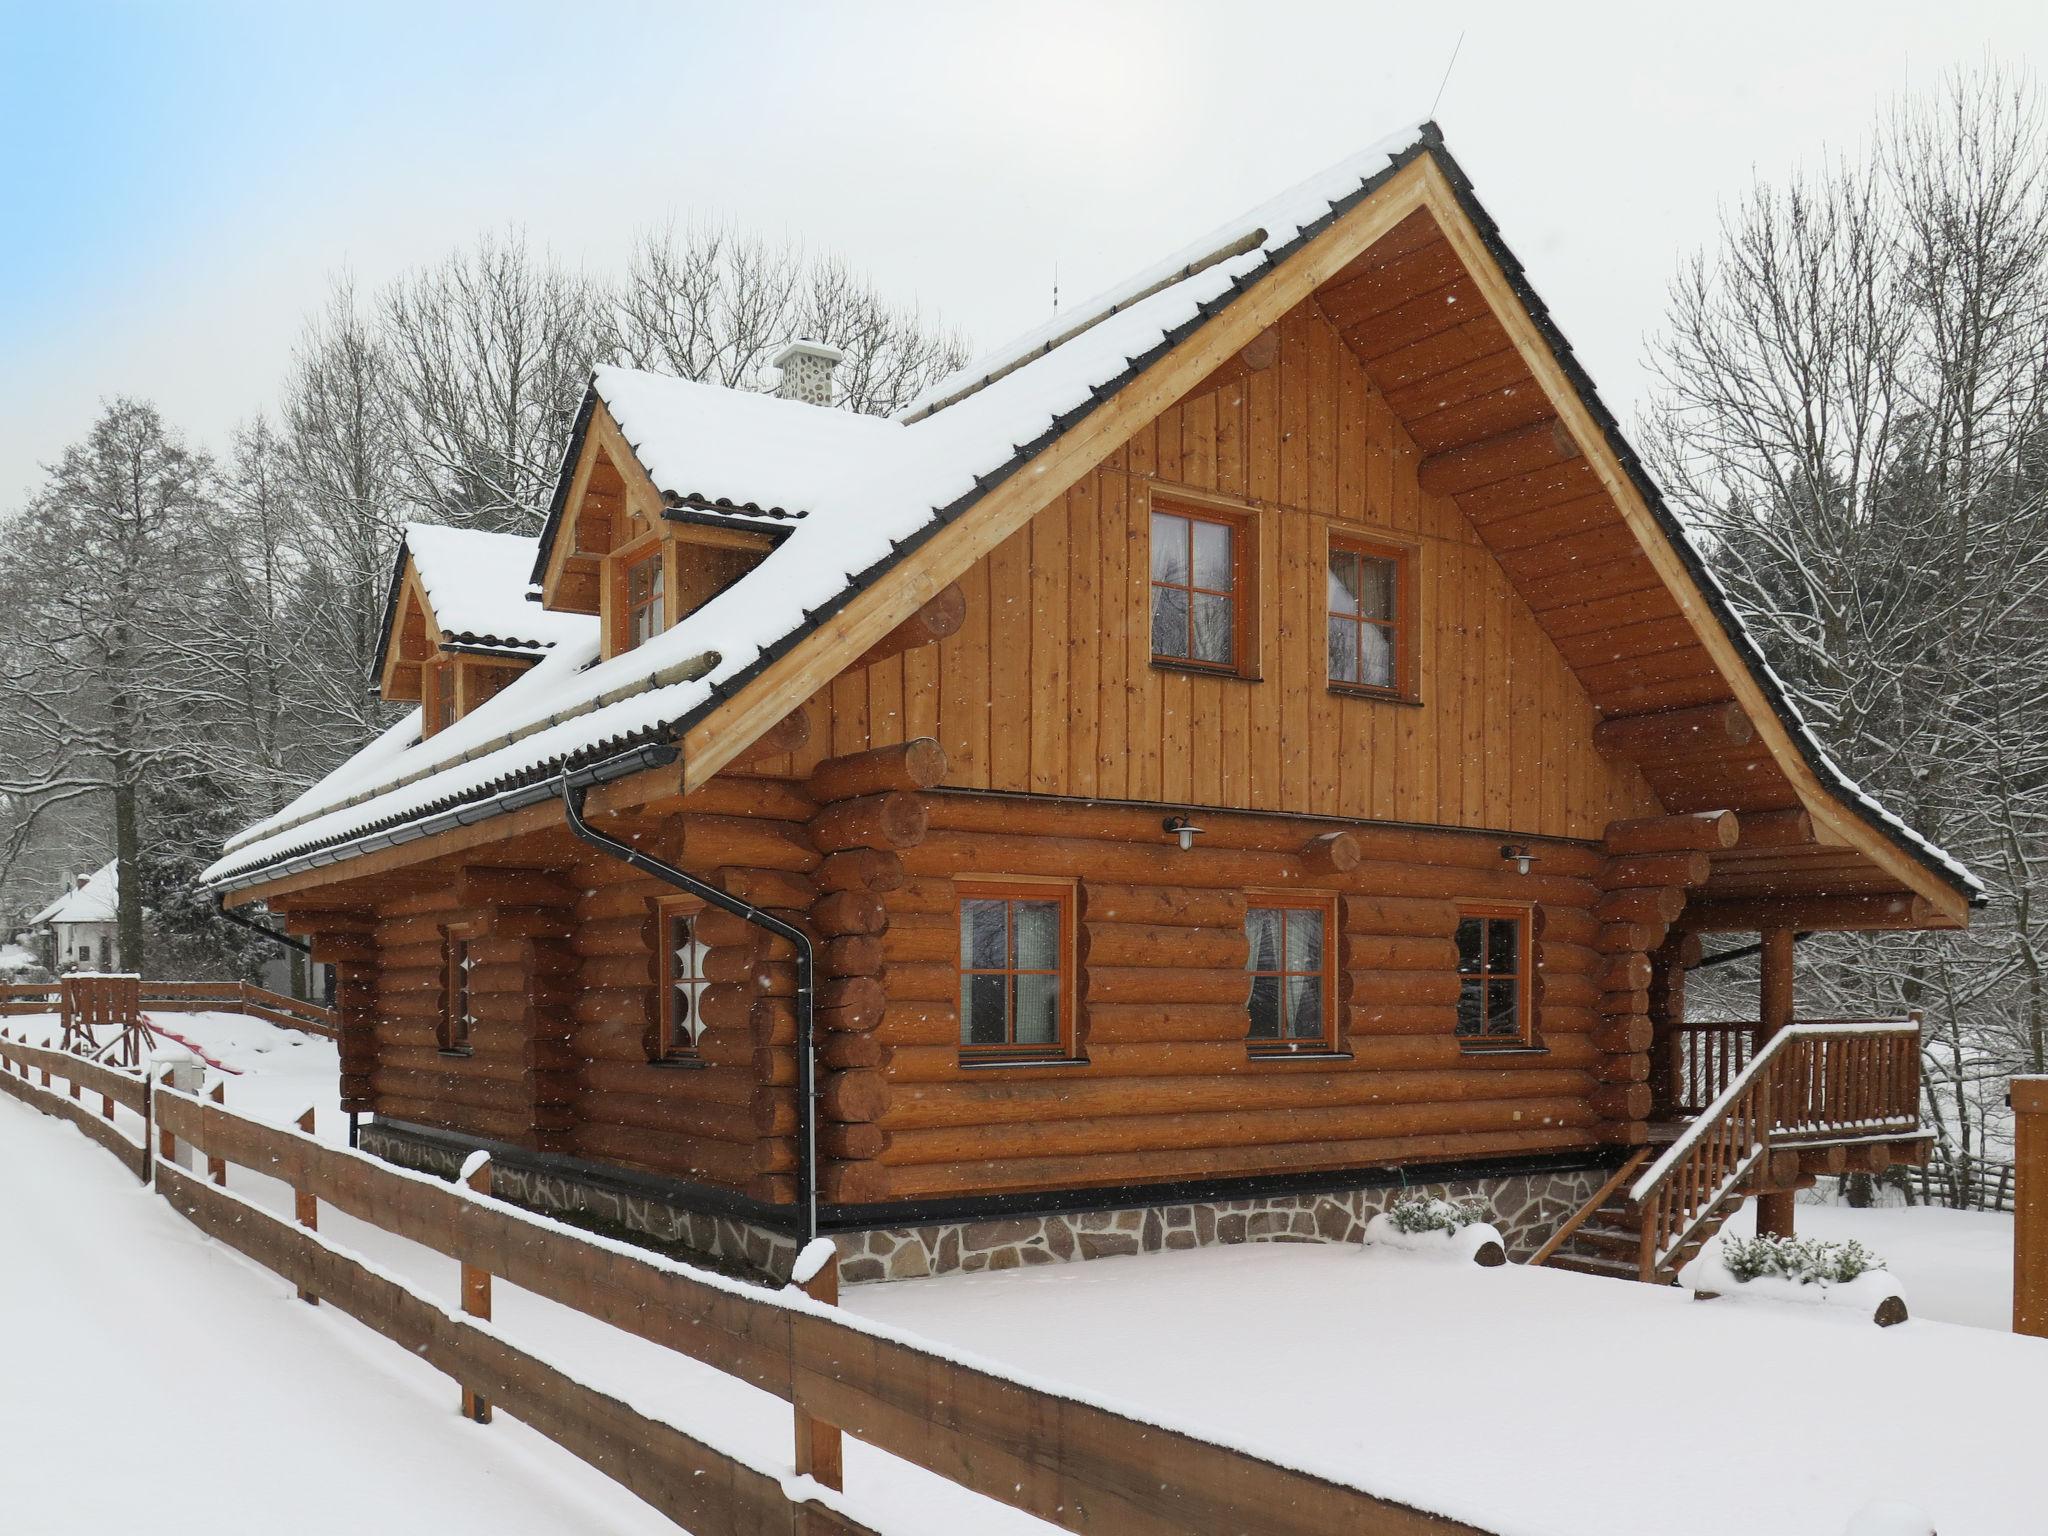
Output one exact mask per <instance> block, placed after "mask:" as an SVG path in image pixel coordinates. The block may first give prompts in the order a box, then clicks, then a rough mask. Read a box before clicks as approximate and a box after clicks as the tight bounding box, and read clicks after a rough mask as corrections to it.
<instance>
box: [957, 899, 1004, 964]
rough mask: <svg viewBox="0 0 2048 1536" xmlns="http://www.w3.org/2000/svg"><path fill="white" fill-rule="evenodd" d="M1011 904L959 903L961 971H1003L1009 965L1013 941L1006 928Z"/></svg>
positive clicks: (999, 902) (998, 902) (989, 902)
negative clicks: (1011, 941)
mask: <svg viewBox="0 0 2048 1536" xmlns="http://www.w3.org/2000/svg"><path fill="white" fill-rule="evenodd" d="M1008 905H1009V903H1007V902H1001V901H963V902H961V903H960V968H961V969H962V970H967V971H985V970H1000V969H1002V967H1004V966H1006V965H1008V964H1009V963H1010V939H1009V934H1008V932H1007V931H1006V927H1005V924H1006V921H1007V908H1008Z"/></svg>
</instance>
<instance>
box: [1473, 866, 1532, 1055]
mask: <svg viewBox="0 0 2048 1536" xmlns="http://www.w3.org/2000/svg"><path fill="white" fill-rule="evenodd" d="M1455 905H1456V906H1457V909H1458V921H1459V922H1460V923H1461V924H1462V923H1463V922H1464V921H1465V919H1466V918H1468V917H1486V918H1511V919H1513V920H1514V922H1515V923H1516V924H1517V927H1516V930H1515V932H1516V941H1515V963H1516V965H1517V967H1518V969H1517V970H1516V972H1515V981H1516V982H1517V983H1518V985H1517V986H1516V989H1515V1014H1516V1019H1515V1022H1516V1024H1517V1025H1518V1026H1519V1028H1518V1030H1517V1033H1516V1034H1515V1036H1514V1037H1513V1038H1512V1039H1510V1038H1509V1037H1507V1036H1505V1035H1458V1034H1457V1018H1456V1013H1455V1008H1456V1004H1453V1005H1452V1006H1453V1010H1454V1011H1453V1014H1452V1023H1451V1030H1452V1033H1453V1034H1454V1035H1456V1038H1457V1041H1458V1048H1459V1049H1460V1050H1462V1051H1468V1052H1471V1053H1472V1054H1474V1055H1484V1054H1485V1053H1486V1052H1488V1051H1533V1050H1541V1049H1542V1046H1541V1044H1540V1043H1539V1042H1538V1040H1537V1036H1536V908H1535V905H1534V904H1533V903H1527V902H1515V901H1459V902H1457V903H1456V904H1455ZM1456 939H1457V936H1456V934H1455V933H1453V935H1452V942H1453V943H1455V942H1456ZM1452 963H1453V965H1454V966H1455V964H1456V962H1455V961H1453V962H1452ZM1453 974H1454V975H1456V976H1457V978H1458V988H1459V991H1460V993H1461V994H1462V993H1463V991H1464V986H1465V975H1466V973H1465V972H1464V971H1455V970H1454V972H1453ZM1478 974H1479V978H1480V985H1479V995H1480V1004H1481V1009H1482V1015H1483V1010H1484V1007H1485V997H1486V981H1487V979H1488V978H1489V977H1490V976H1491V975H1492V974H1493V973H1492V972H1491V971H1490V970H1488V969H1487V966H1486V950H1485V946H1484V945H1481V946H1480V968H1479V973H1478Z"/></svg>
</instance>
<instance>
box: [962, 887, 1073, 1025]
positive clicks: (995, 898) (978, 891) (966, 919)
mask: <svg viewBox="0 0 2048 1536" xmlns="http://www.w3.org/2000/svg"><path fill="white" fill-rule="evenodd" d="M958 889H959V895H960V1054H961V1056H962V1057H965V1058H970V1059H971V1058H976V1057H980V1058H995V1059H999V1060H1000V1059H1018V1060H1030V1059H1033V1058H1053V1057H1059V1056H1064V1055H1066V1054H1067V1053H1068V1050H1069V1044H1070V1042H1071V1041H1072V1039H1073V1027H1074V1019H1073V1013H1074V1004H1073V980H1074V964H1073V955H1072V944H1073V932H1074V893H1073V887H1071V886H1068V885H1060V884H1043V885H1041V884H1037V883H1033V882H1024V881H974V882H962V883H961V884H960V885H959V887H958Z"/></svg>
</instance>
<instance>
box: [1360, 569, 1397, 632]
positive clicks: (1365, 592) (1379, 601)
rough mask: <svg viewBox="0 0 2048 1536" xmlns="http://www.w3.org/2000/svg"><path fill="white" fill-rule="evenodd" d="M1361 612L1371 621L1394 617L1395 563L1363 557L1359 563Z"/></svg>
mask: <svg viewBox="0 0 2048 1536" xmlns="http://www.w3.org/2000/svg"><path fill="white" fill-rule="evenodd" d="M1358 565H1359V576H1358V600H1359V612H1361V613H1363V614H1364V615H1365V616H1366V617H1367V618H1369V619H1391V618H1393V617H1394V601H1395V596H1394V593H1395V587H1396V585H1397V583H1396V582H1395V580H1394V562H1393V561H1391V560H1374V559H1372V558H1370V557H1361V558H1360V559H1359V562H1358Z"/></svg>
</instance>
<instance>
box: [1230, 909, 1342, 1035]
mask: <svg viewBox="0 0 2048 1536" xmlns="http://www.w3.org/2000/svg"><path fill="white" fill-rule="evenodd" d="M1333 908H1334V903H1333V902H1331V901H1330V900H1328V899H1326V898H1321V897H1312V898H1306V899H1302V898H1294V899H1288V900H1285V901H1283V900H1282V899H1281V898H1278V897H1267V896H1254V897H1253V898H1252V905H1251V906H1250V907H1248V908H1247V909H1246V911H1245V915H1244V933H1245V939H1246V941H1247V944H1248V953H1247V954H1246V956H1245V963H1244V964H1245V969H1246V970H1247V971H1248V972H1250V973H1251V993H1250V996H1249V998H1248V1000H1247V1003H1246V1008H1247V1011H1248V1012H1249V1013H1250V1015H1251V1025H1250V1029H1249V1032H1248V1035H1247V1038H1248V1039H1249V1040H1250V1041H1251V1048H1252V1050H1253V1051H1254V1052H1275V1053H1280V1054H1285V1053H1287V1052H1290V1051H1327V1050H1329V1049H1331V1041H1332V1040H1333V1039H1334V1035H1333V1034H1332V1031H1331V1015H1332V1013H1334V1012H1335V996H1334V988H1333V986H1332V984H1331V983H1332V980H1333V977H1334V974H1335V973H1334V971H1333V969H1332V967H1331V965H1330V961H1329V939H1330V935H1331V932H1332V930H1333V929H1334V928H1335V926H1336V924H1335V921H1334V917H1333Z"/></svg>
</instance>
